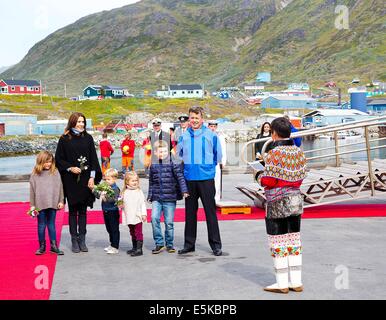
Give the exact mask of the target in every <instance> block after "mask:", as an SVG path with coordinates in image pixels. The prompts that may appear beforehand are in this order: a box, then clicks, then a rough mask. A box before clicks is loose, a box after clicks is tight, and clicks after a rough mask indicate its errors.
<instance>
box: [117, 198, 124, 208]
mask: <svg viewBox="0 0 386 320" xmlns="http://www.w3.org/2000/svg"><path fill="white" fill-rule="evenodd" d="M115 205H116V206H117V207H118V208H119V209H122V208H123V198H122V197H119V198H118V200H117V202H115Z"/></svg>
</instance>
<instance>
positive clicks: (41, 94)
mask: <svg viewBox="0 0 386 320" xmlns="http://www.w3.org/2000/svg"><path fill="white" fill-rule="evenodd" d="M39 82H40V103H42V102H43V88H42V80H39Z"/></svg>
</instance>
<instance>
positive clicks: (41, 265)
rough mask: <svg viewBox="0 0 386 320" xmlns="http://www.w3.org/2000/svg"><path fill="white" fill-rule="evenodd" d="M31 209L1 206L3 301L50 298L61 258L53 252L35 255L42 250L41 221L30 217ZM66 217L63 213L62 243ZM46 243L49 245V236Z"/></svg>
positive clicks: (59, 218)
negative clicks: (57, 261) (38, 235)
mask: <svg viewBox="0 0 386 320" xmlns="http://www.w3.org/2000/svg"><path fill="white" fill-rule="evenodd" d="M28 209H29V204H28V203H2V204H0V252H1V254H0V283H1V284H0V299H1V300H47V299H49V297H50V292H51V285H52V280H53V277H54V273H55V265H56V259H57V256H56V255H55V254H51V253H46V254H45V255H42V256H36V255H35V251H36V250H37V249H38V247H39V244H38V239H37V220H36V219H33V218H31V217H29V216H28V215H27V214H26V212H27V210H28ZM63 217H64V214H63V211H60V212H58V214H57V218H56V232H57V241H58V242H59V241H60V235H61V232H62V224H63ZM46 241H47V242H48V243H49V238H48V234H47V235H46ZM48 250H49V245H48ZM35 282H36V284H37V286H35Z"/></svg>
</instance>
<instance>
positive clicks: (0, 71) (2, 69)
mask: <svg viewBox="0 0 386 320" xmlns="http://www.w3.org/2000/svg"><path fill="white" fill-rule="evenodd" d="M9 68H11V67H10V66H8V67H0V73H2V72H4V71H6V70H7V69H9Z"/></svg>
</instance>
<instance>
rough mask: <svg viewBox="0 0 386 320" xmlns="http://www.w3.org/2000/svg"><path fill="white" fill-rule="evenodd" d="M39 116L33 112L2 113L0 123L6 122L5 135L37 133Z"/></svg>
mask: <svg viewBox="0 0 386 320" xmlns="http://www.w3.org/2000/svg"><path fill="white" fill-rule="evenodd" d="M37 118H38V117H37V116H36V115H33V114H20V113H0V123H3V124H4V131H5V132H4V135H6V136H14V135H18V136H27V135H33V134H36V122H37Z"/></svg>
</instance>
